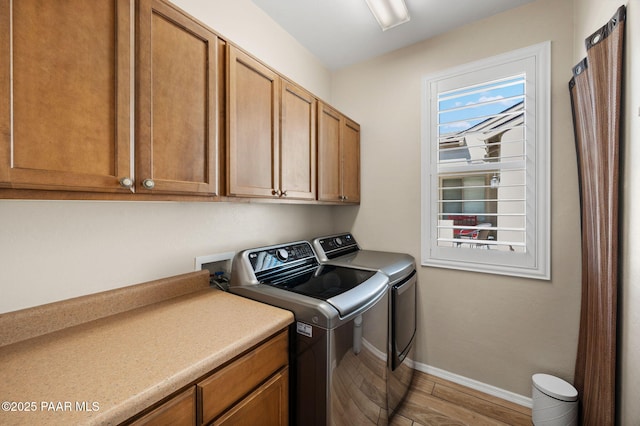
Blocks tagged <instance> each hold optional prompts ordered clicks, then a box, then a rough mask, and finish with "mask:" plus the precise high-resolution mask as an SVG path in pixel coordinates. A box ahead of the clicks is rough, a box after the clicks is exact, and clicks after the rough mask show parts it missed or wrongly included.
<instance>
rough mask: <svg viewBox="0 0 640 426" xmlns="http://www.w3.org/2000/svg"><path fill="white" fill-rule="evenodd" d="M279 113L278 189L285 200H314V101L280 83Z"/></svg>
mask: <svg viewBox="0 0 640 426" xmlns="http://www.w3.org/2000/svg"><path fill="white" fill-rule="evenodd" d="M280 111H281V113H280V123H281V125H280V188H279V189H280V191H281V194H282V196H283V197H286V198H299V199H310V200H315V198H316V133H317V132H316V117H317V100H316V99H315V97H314V96H313V95H311V94H310V93H309V92H307V91H306V90H304V89H302V88H300V87H298V86H296V85H295V84H293V83H290V82H288V81H283V84H282V95H281V98H280Z"/></svg>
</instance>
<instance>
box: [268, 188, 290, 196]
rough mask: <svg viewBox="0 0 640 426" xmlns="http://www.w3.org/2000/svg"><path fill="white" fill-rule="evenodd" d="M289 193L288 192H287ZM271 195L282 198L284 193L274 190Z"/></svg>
mask: <svg viewBox="0 0 640 426" xmlns="http://www.w3.org/2000/svg"><path fill="white" fill-rule="evenodd" d="M285 192H287V191H285ZM271 195H275V196H277V197H282V191H280V190H279V189H272V190H271Z"/></svg>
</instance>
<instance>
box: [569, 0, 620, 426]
mask: <svg viewBox="0 0 640 426" xmlns="http://www.w3.org/2000/svg"><path fill="white" fill-rule="evenodd" d="M624 21H625V7H624V6H621V7H620V8H619V9H618V11H617V12H616V14H615V15H614V17H613V18H612V19H611V20H610V21H609V22H608V23H607V24H606V25H604V26H603V27H602V28H600V29H599V30H598V31H596V32H595V33H593V34H592V35H591V36H589V37H587V39H586V40H585V43H586V47H587V57H586V58H585V59H583V60H582V61H581V62H580V63H579V64H578V65H576V66H575V67H574V68H573V78H572V79H571V81H570V82H569V90H570V93H571V106H572V110H573V125H574V132H575V139H576V151H577V157H578V173H579V182H580V205H581V209H580V210H581V220H582V222H581V225H582V305H581V313H580V333H579V338H578V354H577V358H576V370H575V387H576V389H577V390H578V395H579V397H580V402H581V404H580V419H581V424H583V425H593V426H606V425H613V424H614V423H615V401H616V396H615V388H616V315H617V282H618V176H619V158H618V156H619V144H620V129H621V125H620V124H621V123H620V116H621V107H622V101H621V95H622V75H623V68H622V58H623V44H624V23H625V22H624Z"/></svg>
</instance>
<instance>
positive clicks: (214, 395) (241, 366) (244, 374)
mask: <svg viewBox="0 0 640 426" xmlns="http://www.w3.org/2000/svg"><path fill="white" fill-rule="evenodd" d="M287 348H288V334H287V333H286V332H284V333H281V334H279V335H277V336H276V337H274V338H272V339H271V340H269V341H268V342H266V343H264V344H263V345H262V346H259V347H258V348H257V349H255V350H254V351H253V352H250V353H248V354H247V355H245V356H243V357H242V358H240V359H239V360H237V361H235V362H233V363H232V364H230V365H228V366H226V367H225V368H223V369H222V370H220V371H218V372H216V373H214V374H213V375H212V376H211V377H209V378H207V379H205V380H203V381H202V382H201V383H199V384H198V385H197V386H198V391H199V393H200V397H199V398H200V402H201V406H202V421H203V422H204V423H207V422H209V421H211V420H212V419H214V418H215V417H217V416H219V415H220V414H222V413H223V412H224V411H225V410H226V409H227V408H229V407H230V406H231V405H232V404H234V403H235V402H236V401H238V400H239V399H241V398H242V397H244V396H245V395H247V394H248V393H250V392H251V391H252V390H253V389H256V388H257V387H258V385H259V384H260V383H262V382H263V381H264V380H266V379H267V378H268V377H269V376H271V375H272V374H273V373H275V372H276V371H278V370H279V369H280V368H282V367H284V366H285V365H287V363H288V361H289V360H288V353H287ZM220 389H224V392H220Z"/></svg>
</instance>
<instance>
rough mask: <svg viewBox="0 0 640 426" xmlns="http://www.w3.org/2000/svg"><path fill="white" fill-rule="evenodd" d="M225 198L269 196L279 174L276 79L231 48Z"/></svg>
mask: <svg viewBox="0 0 640 426" xmlns="http://www.w3.org/2000/svg"><path fill="white" fill-rule="evenodd" d="M228 64H229V66H228V85H227V87H228V100H227V105H228V108H227V113H228V120H229V121H228V123H229V125H228V128H227V131H228V136H227V138H228V149H227V173H228V180H227V182H228V191H227V193H228V195H247V196H269V197H270V196H272V195H273V194H272V191H274V190H275V189H277V188H279V182H278V175H277V173H276V170H277V169H278V164H279V158H278V107H277V105H278V104H277V102H278V93H279V92H278V82H279V80H278V76H277V74H276V73H275V72H273V71H271V70H270V69H269V68H267V67H265V66H264V65H262V64H260V63H259V62H257V61H256V60H254V59H253V58H251V57H250V56H248V55H246V54H245V53H243V52H241V51H239V50H238V49H236V48H235V47H233V46H230V47H229V55H228Z"/></svg>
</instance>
